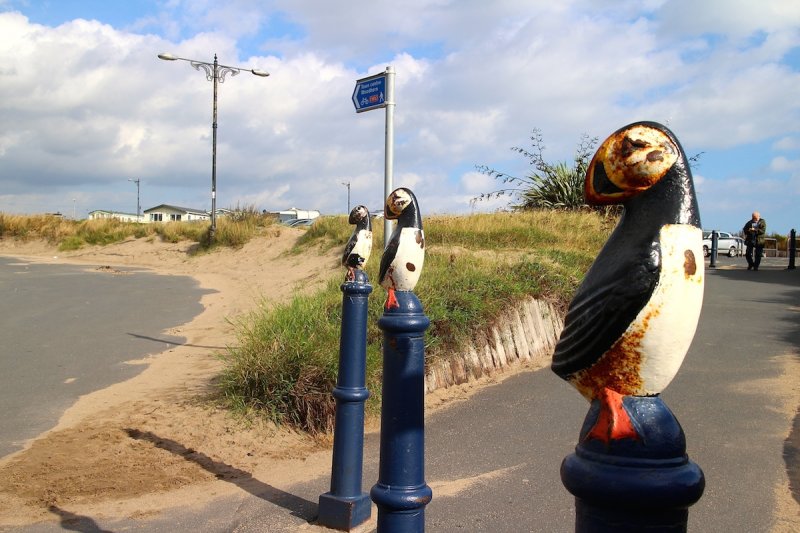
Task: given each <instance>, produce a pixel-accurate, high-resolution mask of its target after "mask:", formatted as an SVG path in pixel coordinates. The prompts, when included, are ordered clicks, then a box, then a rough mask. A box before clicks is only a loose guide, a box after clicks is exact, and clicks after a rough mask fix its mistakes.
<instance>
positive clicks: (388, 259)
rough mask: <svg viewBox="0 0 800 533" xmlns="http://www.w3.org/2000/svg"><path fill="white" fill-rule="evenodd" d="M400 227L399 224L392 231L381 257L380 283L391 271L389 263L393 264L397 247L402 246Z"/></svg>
mask: <svg viewBox="0 0 800 533" xmlns="http://www.w3.org/2000/svg"><path fill="white" fill-rule="evenodd" d="M400 229H401V228H400V226H399V225H398V226H397V227H396V228H395V229H394V231H393V232H392V237H391V238H390V239H389V244H388V245H387V246H386V249H385V250H384V251H383V256H382V257H381V269H380V274H379V276H378V285H380V284H381V283H383V278H385V277H386V273H387V272H388V271H389V265H391V264H392V261H394V258H395V256H396V255H397V247H398V246H400Z"/></svg>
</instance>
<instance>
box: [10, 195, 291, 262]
mask: <svg viewBox="0 0 800 533" xmlns="http://www.w3.org/2000/svg"><path fill="white" fill-rule="evenodd" d="M232 211H233V213H232V214H231V215H226V216H221V217H218V218H217V232H216V234H215V237H214V241H213V242H211V241H210V240H209V235H208V233H209V232H208V229H209V223H208V222H207V221H181V222H152V223H136V222H123V221H121V220H119V219H116V218H102V219H86V220H71V219H65V218H62V217H60V216H53V215H9V214H5V213H0V238H2V239H18V240H21V241H26V240H33V239H41V240H44V241H47V242H48V243H50V244H52V245H55V246H57V247H58V249H59V250H60V251H70V250H78V249H80V248H82V247H84V246H93V245H96V246H104V245H108V244H113V243H116V242H122V241H124V240H126V239H131V238H136V239H138V238H144V237H158V238H159V239H161V240H162V241H164V242H173V243H174V242H181V241H191V242H195V243H197V244H198V248H197V250H196V251H203V250H208V249H210V248H213V247H217V246H222V247H230V248H239V247H241V246H243V245H244V244H245V243H247V242H248V241H249V240H250V239H252V238H253V237H254V236H256V235H259V234H261V233H262V232H263V231H264V230H265V228H269V227H271V226H274V225H275V224H277V220H276V219H275V217H273V216H270V215H266V214H262V213H260V212H258V211H257V210H256V209H255V208H254V207H238V206H237V207H236V208H233V209H232Z"/></svg>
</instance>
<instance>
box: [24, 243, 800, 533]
mask: <svg viewBox="0 0 800 533" xmlns="http://www.w3.org/2000/svg"><path fill="white" fill-rule="evenodd" d="M743 264H744V260H743V259H741V258H734V259H728V258H720V260H719V261H718V263H717V265H718V268H717V269H716V270H707V281H706V293H705V300H704V306H703V313H702V316H701V319H700V324H699V326H698V330H697V334H696V335H695V339H694V343H693V345H692V348H691V349H690V351H689V354H688V355H687V358H686V361H685V363H684V365H683V367H682V368H681V371H680V373H679V374H678V377H677V378H676V379H675V381H674V382H673V383H672V384H671V385H670V387H669V388H668V389H667V390H666V391H665V393H664V395H663V397H664V400H665V402H666V403H667V405H668V406H669V407H670V408H671V410H672V411H673V412H674V413H675V415H676V416H677V418H678V420H679V421H680V422H681V424H682V425H683V428H684V430H685V432H686V438H687V444H688V453H689V457H690V458H691V459H692V460H693V461H695V462H696V463H698V464H699V465H700V467H701V468H702V469H703V471H704V472H705V476H706V489H705V494H704V495H703V497H702V498H701V500H700V501H699V502H698V503H697V504H696V505H694V506H693V507H692V508H691V509H690V512H689V531H690V532H703V533H716V532H719V533H729V532H770V531H791V530H792V526H789V528H784V529H776V518H778V517H780V516H784V517H789V518H790V519H793V520H794V521H795V522H794V525H797V524H798V509H800V507H798V502H800V478H799V476H798V472H797V470H798V458H799V457H800V436H799V435H798V433H800V422H798V417H797V416H795V413H797V406H796V405H795V406H792V407H791V408H790V409H789V410H790V411H791V413H790V414H788V415H787V413H786V411H787V409H786V406H785V405H784V404H783V400H782V398H781V397H780V396H779V395H777V394H776V393H775V390H777V389H775V388H774V385H775V383H778V382H782V383H785V382H786V381H787V380H790V379H791V377H781V370H782V368H783V366H782V364H781V362H780V360H779V358H780V357H782V356H783V357H786V356H787V354H793V355H788V356H790V357H797V356H798V355H797V354H798V352H797V346H798V345H800V330H798V319H800V274H798V271H796V270H794V271H787V270H785V268H786V259H780V260H771V259H770V260H765V261H764V262H763V263H762V269H761V270H760V271H759V272H748V271H746V270H744V269H743V267H742V265H743ZM734 265H735V268H731V266H734ZM421 299H422V300H423V303H424V298H421ZM586 410H587V404H586V402H585V401H584V400H583V399H582V398H581V397H580V396H579V395H578V394H577V393H576V392H575V391H574V390H573V389H572V388H571V387H569V386H568V385H566V384H565V383H563V382H562V381H561V380H559V379H558V378H557V377H556V376H555V375H554V374H552V373H551V372H550V371H549V370H547V369H545V370H541V371H537V372H528V373H522V374H519V375H517V376H514V377H512V378H510V379H508V380H506V381H504V382H503V383H501V384H499V385H496V386H492V387H488V388H486V389H484V390H482V391H481V392H479V393H478V394H476V395H475V396H473V397H472V398H471V399H470V400H469V401H467V402H463V403H461V404H457V405H455V406H453V407H451V408H449V409H446V410H444V411H441V412H439V413H437V414H434V415H433V416H431V417H429V419H428V420H427V421H426V478H427V480H428V484H429V485H431V487H432V488H433V501H432V502H431V503H430V504H429V505H428V507H427V508H426V526H427V530H428V531H432V532H448V533H449V532H471V533H472V532H515V533H516V532H547V533H551V532H552V533H558V532H571V531H574V506H573V498H572V496H571V495H569V494H568V493H567V492H566V490H565V489H564V488H563V486H562V484H561V481H560V477H559V467H560V463H561V460H562V459H563V458H564V457H565V456H566V455H568V454H570V453H571V452H572V450H573V448H574V446H575V444H576V442H577V437H578V431H579V429H580V426H581V423H582V421H583V417H584V416H585V414H586ZM793 417H794V428H795V429H794V430H793V431H792V432H791V434H789V437H788V438H786V435H787V434H788V433H789V432H790V430H791V429H792V426H793V424H792V418H793ZM377 444H378V436H377V435H369V436H368V437H367V442H366V449H365V465H364V490H365V491H366V492H368V491H369V489H370V487H371V486H372V484H374V483H375V480H376V479H377V460H378V452H377ZM200 451H201V452H202V450H200ZM329 476H330V472H321V473H320V476H319V477H318V478H317V479H315V480H313V481H311V482H308V483H297V484H294V485H292V486H289V487H280V488H278V487H274V486H271V485H270V484H269V481H270V480H269V479H262V480H253V479H251V480H248V482H247V483H246V484H242V488H243V489H244V490H243V491H242V493H240V494H238V495H236V496H230V497H225V498H221V499H219V500H216V501H215V502H213V503H212V504H211V505H207V506H205V507H204V508H202V509H198V508H193V507H189V506H187V507H186V508H183V509H176V510H173V511H169V512H166V513H162V514H161V515H158V516H156V517H153V518H150V519H147V520H145V519H140V520H120V521H100V520H97V519H96V518H94V517H87V516H76V515H71V514H70V513H69V512H68V511H63V514H62V515H61V517H62V523H61V525H56V524H40V525H37V526H31V527H28V528H22V529H20V530H19V531H24V532H28V533H40V532H52V531H59V530H60V528H61V527H63V528H65V529H72V530H77V531H101V530H107V531H148V532H174V531H193V532H195V531H196V532H220V533H222V532H225V533H228V532H239V533H245V532H273V533H277V532H297V531H310V530H313V531H325V530H323V529H322V528H316V527H314V526H313V525H310V524H309V522H311V521H313V519H314V518H315V515H316V502H317V500H318V497H319V495H320V494H322V493H324V492H326V491H327V490H328V488H329V482H330V477H329ZM787 482H788V483H789V484H790V487H791V491H792V495H791V498H790V502H789V506H788V508H787V509H783V510H781V511H779V510H778V503H777V501H776V487H778V486H779V485H781V484H786V483H787ZM245 491H247V493H245ZM792 499H793V501H792ZM189 503H190V502H187V504H189ZM375 516H376V511H375V509H374V507H373V520H374V517H375ZM372 524H373V525H374V521H373V522H372ZM795 530H798V529H795ZM362 531H370V526H369V525H367V526H366V527H365V528H363V529H362Z"/></svg>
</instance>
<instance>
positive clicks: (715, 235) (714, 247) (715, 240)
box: [708, 230, 719, 268]
mask: <svg viewBox="0 0 800 533" xmlns="http://www.w3.org/2000/svg"><path fill="white" fill-rule="evenodd" d="M717 252H719V232H718V231H717V230H714V231H712V232H711V261H710V262H709V264H708V268H717Z"/></svg>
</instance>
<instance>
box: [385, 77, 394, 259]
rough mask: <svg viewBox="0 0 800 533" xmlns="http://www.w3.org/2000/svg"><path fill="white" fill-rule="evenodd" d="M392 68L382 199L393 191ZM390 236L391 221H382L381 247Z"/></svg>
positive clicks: (388, 99) (389, 81) (387, 108)
mask: <svg viewBox="0 0 800 533" xmlns="http://www.w3.org/2000/svg"><path fill="white" fill-rule="evenodd" d="M394 106H395V102H394V67H393V66H391V65H390V66H388V67H386V150H385V152H386V153H385V156H384V157H385V161H384V182H383V197H384V198H387V197H388V196H389V194H390V193H391V192H392V191H393V190H394V187H393V186H392V181H393V175H394V174H393V173H394ZM391 234H392V221H391V220H389V219H387V218H384V219H383V247H384V249H385V248H386V246H388V244H389V236H390V235H391Z"/></svg>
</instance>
